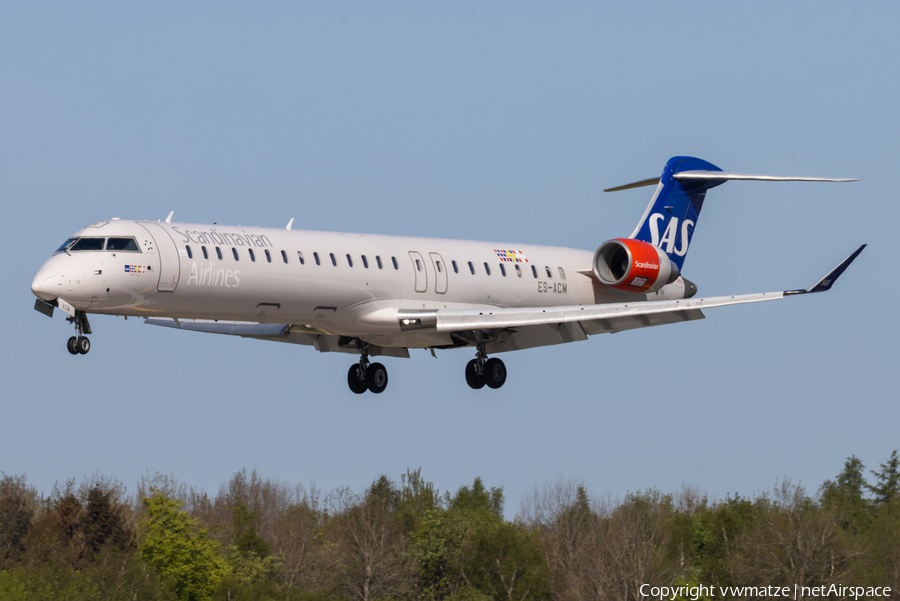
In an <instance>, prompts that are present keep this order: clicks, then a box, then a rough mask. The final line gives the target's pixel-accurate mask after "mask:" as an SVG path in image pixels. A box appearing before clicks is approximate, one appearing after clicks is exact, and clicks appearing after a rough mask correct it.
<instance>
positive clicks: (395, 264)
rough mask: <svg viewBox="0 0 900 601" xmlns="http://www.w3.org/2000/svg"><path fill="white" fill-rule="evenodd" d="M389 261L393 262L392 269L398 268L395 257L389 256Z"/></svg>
mask: <svg viewBox="0 0 900 601" xmlns="http://www.w3.org/2000/svg"><path fill="white" fill-rule="evenodd" d="M391 263H393V264H394V269H395V270H396V269H400V266H399V265H398V264H397V257H391Z"/></svg>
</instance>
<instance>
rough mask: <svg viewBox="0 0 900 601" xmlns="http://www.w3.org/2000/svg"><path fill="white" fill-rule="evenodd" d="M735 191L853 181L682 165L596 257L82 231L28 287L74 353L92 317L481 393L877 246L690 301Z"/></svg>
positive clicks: (258, 236)
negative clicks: (447, 372) (272, 347)
mask: <svg viewBox="0 0 900 601" xmlns="http://www.w3.org/2000/svg"><path fill="white" fill-rule="evenodd" d="M729 180H757V181H807V182H848V181H858V180H854V179H835V178H812V177H784V176H767V175H745V174H738V173H726V172H724V171H723V170H722V169H720V168H718V167H716V166H715V165H713V164H711V163H708V162H706V161H704V160H702V159H697V158H693V157H673V158H672V159H670V160H669V161H668V162H667V163H666V165H665V168H664V169H663V172H662V175H660V176H659V177H656V178H650V179H646V180H642V181H639V182H634V183H632V184H627V185H624V186H618V187H615V188H610V189H608V190H605V191H606V192H614V191H618V190H626V189H630V188H636V187H641V186H652V185H656V191H655V192H654V194H653V196H652V198H651V200H650V203H649V204H648V205H647V208H646V210H645V211H644V213H643V215H642V216H641V218H640V221H639V222H638V224H637V227H636V228H635V230H634V231H633V232H632V233H631V235H630V236H628V237H623V238H614V239H612V240H607V241H605V242H603V243H602V244H600V246H599V247H598V248H597V250H596V251H589V250H578V249H570V248H558V247H550V246H536V245H531V244H518V243H516V244H512V243H507V242H474V241H461V240H445V239H433V238H412V237H400V236H386V235H369V234H349V233H332V232H319V231H300V230H293V229H292V226H293V222H294V220H293V219H291V220H290V222H289V223H288V224H287V227H286V228H259V227H242V226H236V227H235V226H225V225H218V224H216V223H213V224H211V225H209V224H193V223H177V222H175V223H173V222H172V216H173V213H170V214H169V216H168V218H167V219H166V220H165V221H164V222H159V221H155V222H154V221H140V220H124V219H118V218H113V219H110V220H108V221H99V222H97V223H94V224H91V225H89V226H87V227H85V228H83V229H81V230H79V231H77V232H76V233H75V234H73V235H72V236H70V237H69V238H68V239H66V241H65V242H63V244H62V245H61V246H60V247H59V248H58V249H56V251H55V252H54V253H53V255H52V256H51V257H50V258H49V259H48V260H47V261H46V262H45V263H44V264H43V266H42V267H41V268H40V270H39V271H38V272H37V274H36V275H35V276H34V280H33V281H32V284H31V290H32V292H33V293H34V294H35V296H37V300H36V301H35V309H36V310H38V311H40V312H41V313H44V314H45V315H48V316H50V317H52V316H53V310H54V309H55V308H59V309H60V310H62V311H63V312H64V313H66V314H67V315H68V317H67V319H66V320H67V321H68V322H70V323H72V324H74V326H75V332H76V335H75V336H72V337H71V338H69V340H68V342H67V348H68V350H69V352H70V353H71V354H73V355H78V354H87V353H88V351H89V350H90V348H91V343H90V340H89V339H88V338H87V336H86V335H87V334H91V333H92V331H91V325H90V323H89V321H88V314H97V315H117V316H118V315H123V316H125V318H126V319H127V318H128V316H135V317H143V318H144V319H145V322H144V323H146V324H150V325H156V326H165V327H169V328H175V329H181V330H190V331H196V332H207V333H215V334H224V335H231V336H240V337H243V338H253V339H258V340H272V341H279V342H287V343H292V344H301V345H308V346H312V347H314V348H315V349H316V350H317V351H320V352H343V353H350V354H358V355H359V360H358V361H357V362H355V363H353V364H352V365H351V366H350V369H349V371H348V374H347V383H348V385H349V387H350V390H351V391H353V392H354V393H356V394H362V393H364V392H366V391H367V390H368V391H371V392H373V393H381V392H383V391H384V390H385V388H386V387H387V383H388V373H387V369H386V368H385V367H384V365H382V364H381V363H377V362H370V361H369V358H370V357H378V356H386V357H409V349H411V348H421V349H429V350H430V351H431V353H432V354H434V352H435V350H436V349H440V350H443V349H454V348H463V347H465V348H470V349H471V348H474V349H475V357H474V358H473V359H472V360H470V361H469V362H468V363H467V364H466V367H465V379H466V382H467V384H468V385H469V386H470V387H471V388H473V389H480V388H483V387H484V386H487V387H489V388H494V389H496V388H500V387H501V386H503V384H504V383H505V382H506V379H507V370H506V366H505V364H504V363H503V361H502V360H501V359H499V358H497V357H490V356H489V355H494V354H497V353H502V352H508V351H514V350H521V349H527V348H533V347H540V346H549V345H555V344H562V343H567V342H575V341H583V340H586V339H587V338H588V337H589V336H593V335H597V334H604V333H615V332H621V331H624V330H630V329H634V328H643V327H650V326H659V325H664V324H671V323H679V322H686V321H692V320H696V319H703V318H704V317H705V316H704V314H703V313H702V310H704V309H711V308H714V307H723V306H727V305H739V304H745V303H757V302H765V301H771V300H779V299H783V298H786V297H791V296H797V295H802V294H808V293H816V292H825V291H827V290H830V289H831V287H832V285H834V282H835V281H836V280H837V278H838V277H839V276H840V275H841V274H842V273H843V272H844V270H846V269H847V267H848V266H849V265H850V263H851V262H853V260H854V259H855V258H856V257H857V256H858V255H859V254H860V253H861V252H862V250H863V249H864V248H865V246H866V245H865V244H863V245H862V246H860V247H859V248H858V249H857V250H856V251H855V252H853V253H852V254H851V255H850V256H849V257H847V258H846V259H845V260H844V261H842V262H841V263H840V264H839V265H838V266H837V267H835V268H834V269H833V270H831V271H830V272H829V273H828V274H827V275H826V276H825V277H824V278H822V279H821V280H819V281H818V282H816V284H814V285H813V286H811V287H810V288H806V289H797V290H785V291H781V292H767V293H759V294H744V295H737V296H720V297H709V298H696V299H695V298H694V296H695V295H696V293H697V286H696V285H695V284H694V283H693V282H691V281H689V280H688V279H687V278H685V277H684V276H683V275H682V270H683V267H684V261H685V258H686V257H687V253H688V249H689V248H690V244H691V240H692V238H693V234H694V231H695V229H696V226H697V221H698V217H699V215H700V210H701V209H702V207H703V202H704V200H705V198H706V193H707V191H708V190H709V189H711V188H714V187H716V186H719V185H721V184H723V183H725V182H726V181H729Z"/></svg>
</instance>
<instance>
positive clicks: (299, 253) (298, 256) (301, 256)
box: [297, 250, 306, 265]
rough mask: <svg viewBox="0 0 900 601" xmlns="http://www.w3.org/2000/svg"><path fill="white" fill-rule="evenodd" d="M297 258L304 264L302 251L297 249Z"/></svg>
mask: <svg viewBox="0 0 900 601" xmlns="http://www.w3.org/2000/svg"><path fill="white" fill-rule="evenodd" d="M297 260H298V261H300V264H301V265H306V261H304V260H303V252H301V251H299V250H298V251H297Z"/></svg>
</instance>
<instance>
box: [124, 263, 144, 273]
mask: <svg viewBox="0 0 900 601" xmlns="http://www.w3.org/2000/svg"><path fill="white" fill-rule="evenodd" d="M125 273H147V266H146V265H126V266H125Z"/></svg>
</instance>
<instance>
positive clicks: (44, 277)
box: [31, 269, 59, 301]
mask: <svg viewBox="0 0 900 601" xmlns="http://www.w3.org/2000/svg"><path fill="white" fill-rule="evenodd" d="M58 278H59V274H58V273H56V272H55V271H53V270H52V269H41V270H40V271H38V272H37V273H36V274H35V276H34V279H33V280H31V291H32V292H33V293H34V295H35V296H36V297H38V298H39V299H41V300H45V301H51V300H53V299H54V298H56V297H57V296H58V292H57V290H56V288H58V287H59V286H58V284H57V281H56V280H57V279H58Z"/></svg>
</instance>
